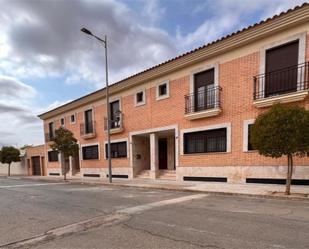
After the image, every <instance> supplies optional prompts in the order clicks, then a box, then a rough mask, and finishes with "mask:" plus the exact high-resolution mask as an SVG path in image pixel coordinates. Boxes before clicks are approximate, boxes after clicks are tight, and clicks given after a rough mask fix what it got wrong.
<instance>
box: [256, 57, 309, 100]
mask: <svg viewBox="0 0 309 249" xmlns="http://www.w3.org/2000/svg"><path fill="white" fill-rule="evenodd" d="M308 73H309V62H305V63H302V64H299V65H295V66H291V67H287V68H283V69H280V70H276V71H273V72H268V73H265V74H260V75H257V76H254V77H253V82H254V91H253V99H254V100H260V99H264V98H267V97H273V96H278V95H282V94H287V93H293V92H298V91H303V90H308V89H309V84H308V76H309V74H308Z"/></svg>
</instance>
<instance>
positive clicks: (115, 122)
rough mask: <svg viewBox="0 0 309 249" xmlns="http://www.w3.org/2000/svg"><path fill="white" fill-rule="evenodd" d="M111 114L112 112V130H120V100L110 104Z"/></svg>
mask: <svg viewBox="0 0 309 249" xmlns="http://www.w3.org/2000/svg"><path fill="white" fill-rule="evenodd" d="M110 112H111V128H112V129H114V128H118V127H119V126H120V116H119V113H120V109H119V100H116V101H114V102H111V103H110Z"/></svg>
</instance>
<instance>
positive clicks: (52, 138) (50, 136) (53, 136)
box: [45, 133, 55, 143]
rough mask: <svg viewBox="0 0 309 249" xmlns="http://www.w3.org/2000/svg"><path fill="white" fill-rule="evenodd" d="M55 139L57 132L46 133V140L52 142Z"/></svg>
mask: <svg viewBox="0 0 309 249" xmlns="http://www.w3.org/2000/svg"><path fill="white" fill-rule="evenodd" d="M54 139H55V134H53V133H45V142H46V143H48V142H52V141H54Z"/></svg>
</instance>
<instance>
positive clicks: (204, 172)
mask: <svg viewBox="0 0 309 249" xmlns="http://www.w3.org/2000/svg"><path fill="white" fill-rule="evenodd" d="M308 32H309V5H308V4H304V5H302V6H300V7H296V8H294V9H293V10H289V11H287V12H285V13H281V14H280V15H278V16H275V17H272V18H270V19H267V20H266V21H262V22H260V23H257V24H254V25H252V26H250V27H248V28H245V29H243V30H240V31H237V32H235V33H233V34H231V35H228V36H226V37H223V38H221V39H220V40H217V41H214V42H212V43H209V44H207V45H205V46H203V47H200V48H198V49H195V50H193V51H191V52H188V53H186V54H183V55H181V56H178V57H176V58H174V59H171V60H169V61H166V62H164V63H162V64H159V65H157V66H155V67H152V68H150V69H147V70H145V71H143V72H140V73H138V74H135V75H133V76H131V77H129V78H126V79H124V80H122V81H120V82H117V83H115V84H113V85H112V86H111V87H110V94H111V98H110V103H109V105H110V109H111V119H112V124H111V128H112V129H111V142H112V144H111V151H112V168H113V177H125V178H130V179H131V178H135V177H149V178H151V179H156V178H164V177H169V178H175V179H177V180H180V181H181V180H210V181H211V180H213V181H229V182H246V181H247V182H250V181H258V180H265V179H266V180H267V179H268V180H269V179H281V178H285V175H286V166H285V165H286V159H285V158H280V159H272V158H266V157H263V156H260V155H259V154H258V152H257V151H256V150H254V148H252V146H251V144H250V140H249V137H250V129H249V128H250V125H251V124H252V123H253V122H254V120H255V118H256V117H257V116H258V115H259V114H260V113H262V112H264V111H265V110H267V109H268V108H269V107H270V106H272V105H273V104H274V103H277V102H280V103H287V104H291V103H292V104H298V105H300V106H304V107H305V108H307V109H309V98H308V88H309V87H308V67H309V64H308V62H307V61H308V58H309V33H308ZM39 117H40V118H41V119H42V120H43V121H44V131H45V135H46V136H45V137H46V143H45V160H46V162H45V165H46V172H47V175H61V174H62V172H61V165H60V161H61V160H59V155H58V153H57V152H54V151H52V150H51V149H50V143H52V140H53V138H54V135H55V129H57V128H58V127H60V126H63V127H66V128H67V129H69V130H71V131H72V132H73V133H74V136H75V137H76V138H77V140H78V143H79V145H80V153H79V156H77V157H75V158H70V160H69V161H68V162H67V163H68V164H69V172H68V173H69V174H70V175H72V176H74V175H76V176H80V177H102V178H105V177H107V174H108V169H107V153H106V151H107V149H106V148H107V147H106V145H107V138H106V99H105V89H101V90H99V91H96V92H93V93H91V94H89V95H86V96H84V97H81V98H79V99H76V100H74V101H72V102H70V103H68V104H65V105H63V106H60V107H58V108H56V109H54V110H51V111H48V112H46V113H43V114H41V115H40V116H39ZM295 165H296V167H295V172H294V176H295V178H297V179H309V159H308V158H298V159H295Z"/></svg>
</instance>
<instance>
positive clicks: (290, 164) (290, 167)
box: [285, 155, 293, 195]
mask: <svg viewBox="0 0 309 249" xmlns="http://www.w3.org/2000/svg"><path fill="white" fill-rule="evenodd" d="M292 173H293V156H292V155H288V172H287V179H286V188H285V194H286V195H290V194H291V183H292Z"/></svg>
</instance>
